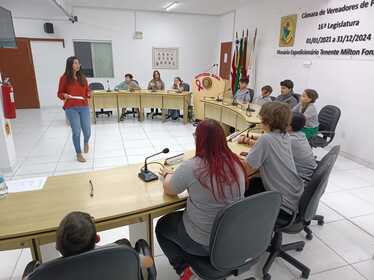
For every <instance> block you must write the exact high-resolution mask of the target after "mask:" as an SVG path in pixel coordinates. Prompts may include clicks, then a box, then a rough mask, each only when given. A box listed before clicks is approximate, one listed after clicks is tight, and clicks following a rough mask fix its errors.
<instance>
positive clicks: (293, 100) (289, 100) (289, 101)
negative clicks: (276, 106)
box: [275, 93, 297, 108]
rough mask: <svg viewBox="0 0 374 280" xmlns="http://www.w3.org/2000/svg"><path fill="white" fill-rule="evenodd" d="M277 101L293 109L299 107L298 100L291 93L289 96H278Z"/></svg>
mask: <svg viewBox="0 0 374 280" xmlns="http://www.w3.org/2000/svg"><path fill="white" fill-rule="evenodd" d="M275 100H276V101H280V102H284V103H287V104H288V105H290V106H291V108H294V107H295V106H296V105H297V100H296V98H295V97H294V96H293V95H292V93H290V94H289V95H281V94H280V95H278V96H277V98H276V99H275Z"/></svg>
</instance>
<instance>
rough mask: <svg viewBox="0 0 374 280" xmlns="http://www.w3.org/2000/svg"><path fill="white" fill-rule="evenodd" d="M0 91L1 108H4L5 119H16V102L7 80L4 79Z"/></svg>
mask: <svg viewBox="0 0 374 280" xmlns="http://www.w3.org/2000/svg"><path fill="white" fill-rule="evenodd" d="M1 91H2V95H3V107H4V116H5V118H6V119H15V118H16V102H15V100H14V91H13V87H12V85H11V83H10V81H9V78H6V79H4V82H3V84H2V85H1Z"/></svg>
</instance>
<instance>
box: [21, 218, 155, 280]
mask: <svg viewBox="0 0 374 280" xmlns="http://www.w3.org/2000/svg"><path fill="white" fill-rule="evenodd" d="M98 242H100V236H99V235H98V234H97V232H96V226H95V222H94V221H93V218H92V217H91V216H90V215H89V214H87V213H83V212H71V213H70V214H68V215H66V216H65V218H63V219H62V221H61V223H60V225H59V227H58V230H57V234H56V249H57V251H59V252H60V253H61V255H62V256H63V257H71V256H74V255H79V254H82V253H84V252H87V251H90V250H93V249H95V244H96V243H98ZM115 243H116V244H118V245H119V246H129V247H131V243H130V241H128V240H127V239H121V240H118V241H116V242H115ZM139 259H140V264H141V267H142V268H146V269H147V268H151V267H152V266H153V259H152V257H150V256H143V255H141V254H139ZM30 264H32V263H30ZM33 268H36V266H35V264H33ZM27 270H28V267H26V270H25V273H24V275H23V279H25V277H26V276H27V275H28V274H30V273H31V272H32V271H30V270H31V269H29V271H27ZM26 279H27V278H26Z"/></svg>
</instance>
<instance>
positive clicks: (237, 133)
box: [226, 123, 256, 142]
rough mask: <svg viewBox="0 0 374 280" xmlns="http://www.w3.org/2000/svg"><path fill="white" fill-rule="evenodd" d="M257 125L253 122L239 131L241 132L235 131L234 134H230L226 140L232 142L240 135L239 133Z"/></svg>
mask: <svg viewBox="0 0 374 280" xmlns="http://www.w3.org/2000/svg"><path fill="white" fill-rule="evenodd" d="M255 127H256V124H255V123H252V124H251V125H250V126H249V127H247V128H246V129H244V130H242V131H239V132H234V133H233V134H231V135H229V136H227V137H226V140H227V142H231V141H232V140H233V139H235V138H236V137H238V136H239V135H241V134H243V133H244V132H246V131H249V130H251V129H253V128H255Z"/></svg>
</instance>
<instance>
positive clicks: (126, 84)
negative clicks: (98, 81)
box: [114, 74, 140, 121]
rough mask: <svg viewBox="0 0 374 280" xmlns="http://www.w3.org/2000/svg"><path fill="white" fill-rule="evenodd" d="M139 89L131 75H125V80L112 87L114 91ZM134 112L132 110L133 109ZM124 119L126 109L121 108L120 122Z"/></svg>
mask: <svg viewBox="0 0 374 280" xmlns="http://www.w3.org/2000/svg"><path fill="white" fill-rule="evenodd" d="M136 89H140V87H139V84H138V82H137V81H135V80H134V76H133V75H132V74H126V75H125V80H124V81H123V82H121V83H119V84H118V85H116V86H115V87H114V90H116V91H118V90H136ZM133 110H134V108H133ZM125 117H126V108H122V113H121V118H120V120H121V121H123V120H124V119H125Z"/></svg>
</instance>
